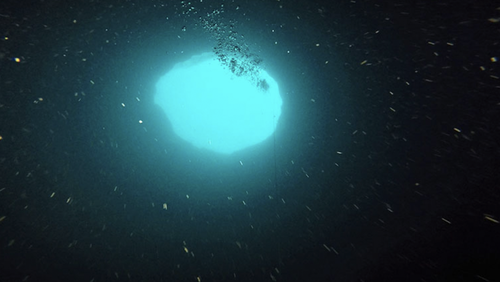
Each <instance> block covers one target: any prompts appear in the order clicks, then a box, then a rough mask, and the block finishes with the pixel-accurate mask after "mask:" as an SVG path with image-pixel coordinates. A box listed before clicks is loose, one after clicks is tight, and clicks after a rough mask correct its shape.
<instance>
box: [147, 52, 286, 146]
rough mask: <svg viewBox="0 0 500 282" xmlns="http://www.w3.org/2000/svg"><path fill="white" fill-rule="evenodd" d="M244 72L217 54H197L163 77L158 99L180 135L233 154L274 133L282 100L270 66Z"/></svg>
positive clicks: (156, 97) (196, 144)
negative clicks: (225, 63) (237, 71)
mask: <svg viewBox="0 0 500 282" xmlns="http://www.w3.org/2000/svg"><path fill="white" fill-rule="evenodd" d="M243 73H244V74H243V75H239V76H237V75H235V74H234V73H233V72H231V70H229V69H228V68H227V67H224V66H223V65H222V64H221V63H220V62H219V61H218V60H217V57H216V56H215V54H213V53H203V54H201V55H197V56H193V57H191V58H190V59H189V60H187V61H185V62H182V63H178V64H176V65H175V66H174V67H173V68H172V70H171V71H169V72H168V73H167V74H166V75H164V76H163V77H161V78H160V80H159V81H158V83H157V84H156V95H155V103H156V104H158V105H159V106H160V107H161V108H162V109H163V110H164V111H165V113H166V115H167V117H168V119H169V120H170V122H171V123H172V127H173V130H174V132H175V133H176V134H177V135H178V136H180V137H181V138H182V139H184V140H186V141H188V142H190V143H191V144H193V145H194V146H196V147H198V148H206V149H209V150H213V151H215V152H219V153H223V154H231V153H233V152H235V151H238V150H241V149H243V148H246V147H248V146H251V145H254V144H257V143H259V142H262V141H264V140H265V139H266V138H268V137H269V136H271V135H272V134H273V132H274V130H275V128H276V124H277V122H278V119H279V117H280V115H281V105H282V103H283V102H282V100H281V97H280V95H279V88H278V83H276V81H275V80H274V79H273V78H272V77H271V76H270V75H269V74H268V73H267V72H266V71H264V70H262V69H259V70H258V71H257V74H255V73H253V74H245V72H243Z"/></svg>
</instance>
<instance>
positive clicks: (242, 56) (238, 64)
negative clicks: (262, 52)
mask: <svg viewBox="0 0 500 282" xmlns="http://www.w3.org/2000/svg"><path fill="white" fill-rule="evenodd" d="M182 3H183V5H184V8H186V9H188V10H187V13H193V11H194V8H193V7H192V6H191V5H190V4H191V3H190V2H186V1H183V2H182ZM224 9H225V7H224V5H221V6H220V8H218V9H215V10H212V11H211V12H208V13H206V14H205V15H204V16H200V17H199V23H200V25H201V27H202V28H203V29H204V30H205V31H207V32H209V33H210V34H211V35H212V36H213V37H214V38H215V40H216V42H217V43H216V46H215V47H214V48H213V50H212V51H213V52H214V53H215V55H216V57H217V59H218V60H219V62H220V63H221V64H222V65H223V66H224V67H226V68H227V69H229V70H230V71H231V72H232V73H233V74H234V75H235V76H237V77H245V78H247V79H249V80H250V81H251V82H252V83H253V84H254V85H255V86H257V87H259V88H260V89H262V90H263V91H267V90H268V89H269V84H268V83H267V82H266V80H265V79H263V78H261V76H260V70H261V63H262V59H260V58H259V56H258V55H256V54H253V53H252V52H250V48H249V47H248V45H247V44H246V43H245V42H244V40H243V38H244V37H243V36H242V35H240V34H238V32H237V31H236V30H235V23H236V21H234V20H225V19H223V17H222V16H223V14H224ZM235 9H236V10H238V9H239V6H236V8H235ZM183 30H185V27H183Z"/></svg>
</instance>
